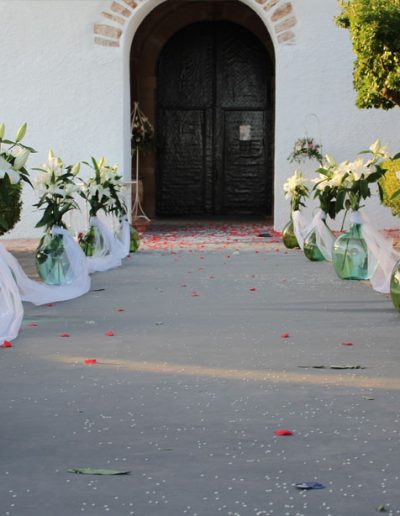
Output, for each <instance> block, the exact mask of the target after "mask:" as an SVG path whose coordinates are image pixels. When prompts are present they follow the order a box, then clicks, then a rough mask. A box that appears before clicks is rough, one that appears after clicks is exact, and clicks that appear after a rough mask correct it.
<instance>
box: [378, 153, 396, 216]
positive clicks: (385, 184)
mask: <svg viewBox="0 0 400 516" xmlns="http://www.w3.org/2000/svg"><path fill="white" fill-rule="evenodd" d="M382 168H383V169H384V170H385V171H386V172H385V175H384V176H383V177H382V178H381V179H380V180H379V187H380V191H381V198H382V204H383V205H384V206H387V207H388V208H390V209H391V210H392V213H393V215H395V216H396V217H400V158H398V159H393V160H388V161H385V162H384V163H383V164H382Z"/></svg>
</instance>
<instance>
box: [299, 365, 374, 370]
mask: <svg viewBox="0 0 400 516" xmlns="http://www.w3.org/2000/svg"><path fill="white" fill-rule="evenodd" d="M297 367H301V368H302V369H366V367H363V366H361V365H330V366H326V365H300V366H297Z"/></svg>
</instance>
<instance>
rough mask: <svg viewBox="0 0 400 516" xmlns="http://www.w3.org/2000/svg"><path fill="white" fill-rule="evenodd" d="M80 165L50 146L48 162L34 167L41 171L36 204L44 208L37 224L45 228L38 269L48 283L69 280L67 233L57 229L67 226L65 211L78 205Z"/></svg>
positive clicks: (61, 282) (61, 283) (55, 283)
mask: <svg viewBox="0 0 400 516" xmlns="http://www.w3.org/2000/svg"><path fill="white" fill-rule="evenodd" d="M79 168H80V163H77V164H76V165H74V166H72V165H69V166H64V164H63V162H62V160H61V159H60V158H59V157H56V156H55V155H54V153H53V151H52V150H50V151H49V154H48V160H47V163H44V164H43V165H42V167H41V168H36V169H33V170H37V171H39V174H38V175H37V176H36V179H35V181H34V187H35V190H36V192H37V194H38V195H39V201H38V202H37V204H35V205H34V206H35V207H36V208H38V209H39V210H43V215H42V218H41V219H40V220H39V222H38V223H37V224H36V227H38V228H40V227H44V228H45V233H44V235H43V236H42V238H41V240H40V242H39V247H38V248H37V250H36V269H37V272H38V274H39V276H40V277H41V278H42V280H43V281H44V282H45V283H47V284H48V285H64V284H66V283H67V282H68V280H67V274H68V271H69V269H70V263H69V259H68V255H67V253H66V251H65V247H64V237H63V235H62V234H61V233H59V232H57V229H58V228H64V229H66V225H65V222H64V221H63V217H64V215H65V214H66V213H68V212H69V211H71V210H75V209H77V208H78V205H77V204H76V202H75V200H74V194H75V193H76V192H77V190H78V186H77V185H76V184H75V176H76V175H77V174H78V172H79Z"/></svg>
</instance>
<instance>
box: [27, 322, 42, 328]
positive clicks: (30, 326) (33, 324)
mask: <svg viewBox="0 0 400 516" xmlns="http://www.w3.org/2000/svg"><path fill="white" fill-rule="evenodd" d="M38 326H39V325H38V324H37V323H35V322H31V323H29V324H28V328H37V327H38Z"/></svg>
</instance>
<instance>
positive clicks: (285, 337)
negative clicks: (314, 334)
mask: <svg viewBox="0 0 400 516" xmlns="http://www.w3.org/2000/svg"><path fill="white" fill-rule="evenodd" d="M281 337H282V339H288V338H289V337H290V335H289V334H288V333H282V335H281Z"/></svg>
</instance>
